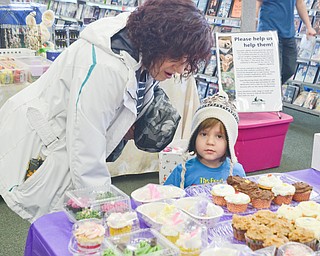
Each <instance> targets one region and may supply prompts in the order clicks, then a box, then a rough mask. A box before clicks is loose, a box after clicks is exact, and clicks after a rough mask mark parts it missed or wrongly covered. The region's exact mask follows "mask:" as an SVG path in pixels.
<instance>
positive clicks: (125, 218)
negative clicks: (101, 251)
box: [106, 212, 138, 236]
mask: <svg viewBox="0 0 320 256" xmlns="http://www.w3.org/2000/svg"><path fill="white" fill-rule="evenodd" d="M137 218H138V217H137V214H136V212H126V213H120V212H117V213H111V214H110V215H109V217H108V218H107V220H106V222H107V226H108V228H109V235H110V236H116V235H120V234H124V233H129V232H130V231H131V229H132V225H133V222H134V221H135V220H137Z"/></svg>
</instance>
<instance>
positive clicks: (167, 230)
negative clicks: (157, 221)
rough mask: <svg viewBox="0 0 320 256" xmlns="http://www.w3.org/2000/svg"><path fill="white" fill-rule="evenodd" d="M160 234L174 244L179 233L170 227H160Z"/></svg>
mask: <svg viewBox="0 0 320 256" xmlns="http://www.w3.org/2000/svg"><path fill="white" fill-rule="evenodd" d="M160 233H161V234H162V235H163V236H164V237H165V238H167V239H168V240H169V241H170V242H172V243H174V244H175V243H176V242H177V240H178V238H179V231H178V230H177V229H175V228H174V227H172V225H166V224H164V225H162V226H161V229H160Z"/></svg>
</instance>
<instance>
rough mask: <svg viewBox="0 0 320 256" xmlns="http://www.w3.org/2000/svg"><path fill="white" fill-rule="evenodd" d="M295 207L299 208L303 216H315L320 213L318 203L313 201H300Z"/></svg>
mask: <svg viewBox="0 0 320 256" xmlns="http://www.w3.org/2000/svg"><path fill="white" fill-rule="evenodd" d="M297 207H299V208H300V209H301V211H302V216H303V217H313V218H316V217H317V216H318V215H319V214H320V204H318V203H316V202H314V201H304V202H300V203H299V204H298V206H297Z"/></svg>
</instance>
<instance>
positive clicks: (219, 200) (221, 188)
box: [211, 184, 235, 206]
mask: <svg viewBox="0 0 320 256" xmlns="http://www.w3.org/2000/svg"><path fill="white" fill-rule="evenodd" d="M232 194H235V190H234V188H233V187H232V186H231V185H228V184H217V185H214V186H213V187H212V190H211V195H212V200H213V202H214V203H215V204H217V205H220V206H226V205H227V202H226V200H225V199H224V197H225V196H228V195H232Z"/></svg>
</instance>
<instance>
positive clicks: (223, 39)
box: [216, 31, 282, 112]
mask: <svg viewBox="0 0 320 256" xmlns="http://www.w3.org/2000/svg"><path fill="white" fill-rule="evenodd" d="M216 42H217V66H218V76H219V90H224V91H225V92H226V93H227V94H228V95H229V97H230V98H231V99H232V100H234V103H235V105H236V106H237V108H238V111H239V112H269V111H281V110H282V99H281V78H280V65H279V48H278V36H277V33H276V32H275V31H266V32H249V33H216Z"/></svg>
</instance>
